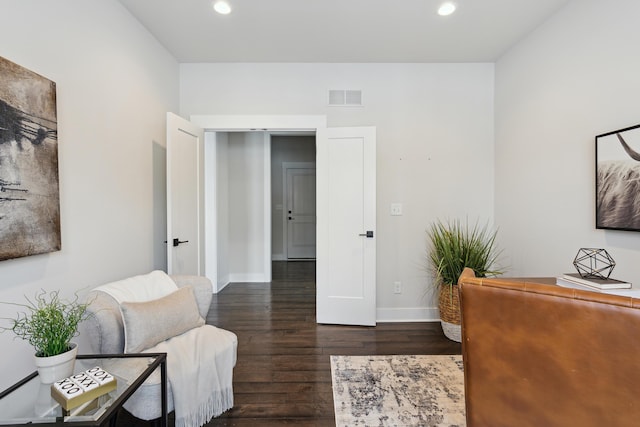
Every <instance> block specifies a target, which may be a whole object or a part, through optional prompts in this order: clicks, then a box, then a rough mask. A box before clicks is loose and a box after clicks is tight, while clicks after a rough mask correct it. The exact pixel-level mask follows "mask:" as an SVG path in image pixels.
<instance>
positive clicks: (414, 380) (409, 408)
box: [331, 356, 466, 427]
mask: <svg viewBox="0 0 640 427" xmlns="http://www.w3.org/2000/svg"><path fill="white" fill-rule="evenodd" d="M331 378H332V382H333V404H334V408H335V413H336V426H339V427H351V426H371V427H373V426H421V427H432V426H447V427H462V426H465V425H466V423H465V413H464V375H463V371H462V357H461V356H331Z"/></svg>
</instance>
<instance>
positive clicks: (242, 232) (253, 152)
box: [227, 132, 268, 282]
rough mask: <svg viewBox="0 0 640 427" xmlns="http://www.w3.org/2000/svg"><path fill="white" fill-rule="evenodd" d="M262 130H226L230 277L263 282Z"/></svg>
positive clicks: (263, 148)
mask: <svg viewBox="0 0 640 427" xmlns="http://www.w3.org/2000/svg"><path fill="white" fill-rule="evenodd" d="M264 150H265V147H264V133H263V132H232V133H229V146H228V165H227V167H228V171H229V174H228V190H227V191H228V214H229V254H228V262H229V280H230V281H232V282H256V281H257V282H264V281H267V280H266V278H265V274H266V272H265V270H264V259H265V253H264V251H265V245H264V238H263V236H264V234H265V229H264V226H265V221H264V216H265V210H264V198H265V191H264V189H265V187H264V170H265V168H264V164H265V163H264V156H265V151H264ZM267 255H268V254H267Z"/></svg>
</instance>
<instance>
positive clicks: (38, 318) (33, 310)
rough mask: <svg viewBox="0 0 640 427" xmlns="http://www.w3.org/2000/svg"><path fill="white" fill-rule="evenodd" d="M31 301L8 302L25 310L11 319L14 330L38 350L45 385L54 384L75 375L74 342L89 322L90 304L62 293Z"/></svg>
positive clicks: (37, 357)
mask: <svg viewBox="0 0 640 427" xmlns="http://www.w3.org/2000/svg"><path fill="white" fill-rule="evenodd" d="M25 298H26V300H27V302H26V303H24V304H20V303H6V304H10V305H15V306H18V307H20V308H21V311H20V312H18V313H17V314H16V317H15V318H12V319H8V320H9V321H10V322H11V326H10V327H7V328H1V330H2V331H8V330H11V331H13V333H15V335H16V337H18V338H22V339H23V340H25V341H27V342H28V343H29V344H31V345H32V346H33V348H34V349H35V363H36V367H37V369H38V373H39V375H40V379H41V381H42V382H43V383H52V382H54V381H56V380H59V379H61V378H65V377H68V376H69V375H71V374H72V373H73V367H74V364H75V358H76V354H77V351H78V347H77V345H76V344H75V343H72V342H71V340H72V339H73V338H74V337H76V336H77V335H78V326H79V324H80V322H82V321H83V320H85V319H87V318H88V317H89V314H88V313H87V306H88V303H82V302H80V301H79V298H78V295H76V296H75V299H73V300H64V299H62V298H60V295H59V291H51V292H48V293H47V292H46V291H44V290H41V291H39V292H38V293H36V295H35V297H34V299H33V300H32V299H29V298H28V297H25Z"/></svg>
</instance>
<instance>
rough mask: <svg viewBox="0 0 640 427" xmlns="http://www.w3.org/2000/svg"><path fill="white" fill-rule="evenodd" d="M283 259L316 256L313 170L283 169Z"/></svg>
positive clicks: (314, 173) (314, 180)
mask: <svg viewBox="0 0 640 427" xmlns="http://www.w3.org/2000/svg"><path fill="white" fill-rule="evenodd" d="M285 174H286V176H285V183H286V184H285V185H286V197H287V259H313V258H315V257H316V169H315V168H287V169H286V170H285Z"/></svg>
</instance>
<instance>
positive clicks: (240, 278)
mask: <svg viewBox="0 0 640 427" xmlns="http://www.w3.org/2000/svg"><path fill="white" fill-rule="evenodd" d="M266 279H267V278H266V277H265V275H264V274H262V273H231V274H229V282H248V283H256V282H268V280H266Z"/></svg>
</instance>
